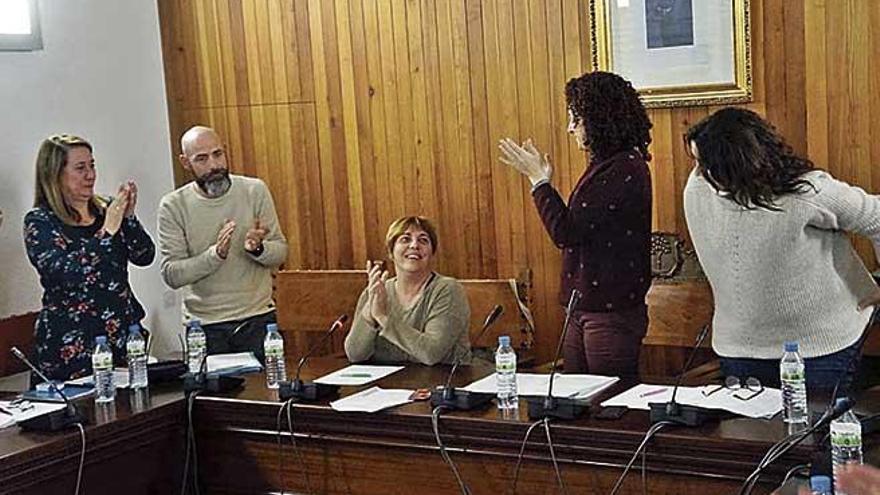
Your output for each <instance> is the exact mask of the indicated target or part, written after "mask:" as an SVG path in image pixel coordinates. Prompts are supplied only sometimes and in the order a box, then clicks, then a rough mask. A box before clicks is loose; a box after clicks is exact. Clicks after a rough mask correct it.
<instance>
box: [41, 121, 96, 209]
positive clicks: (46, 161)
mask: <svg viewBox="0 0 880 495" xmlns="http://www.w3.org/2000/svg"><path fill="white" fill-rule="evenodd" d="M79 147H82V148H87V149H88V150H89V152H92V145H91V144H90V143H89V142H88V141H86V140H85V139H83V138H81V137H77V136H73V135H70V134H55V135H52V136H49V137H48V138H46V139H45V140H43V142H42V143H41V144H40V150H39V151H38V152H37V163H36V181H35V187H34V207H36V208H39V207H42V208H49V209H51V210H52V212H53V213H55V215H56V216H57V217H58V218H60V219H61V221H62V222H64V223H66V224H68V225H75V224H76V223H78V222H79V221H80V220H81V218H80V215H79V212H77V211H76V210H74V209H73V208H71V206H70V205H69V204H67V202H65V201H64V194H62V190H61V172H62V171H63V170H64V166H65V165H67V158H68V155H69V154H70V150H72V149H73V148H79ZM106 206H107V205H106V202H105V201H104V200H103V199H101V198H99V197H98V196H92V198H91V199H90V200H89V208H90V209H91V210H93V211H94V212H95V213H100V212H101V211H103V210H104V208H105V207H106Z"/></svg>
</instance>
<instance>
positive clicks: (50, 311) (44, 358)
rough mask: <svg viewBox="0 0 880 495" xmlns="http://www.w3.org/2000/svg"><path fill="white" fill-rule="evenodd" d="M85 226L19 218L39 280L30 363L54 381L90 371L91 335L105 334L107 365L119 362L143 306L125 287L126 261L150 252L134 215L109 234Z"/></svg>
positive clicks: (140, 261)
mask: <svg viewBox="0 0 880 495" xmlns="http://www.w3.org/2000/svg"><path fill="white" fill-rule="evenodd" d="M103 224H104V217H103V216H101V215H98V216H97V218H96V219H95V222H94V223H93V224H92V225H90V226H85V227H79V226H72V225H67V224H65V223H64V222H62V221H61V219H60V218H58V217H57V216H56V215H55V213H53V212H52V210H51V209H49V208H44V207H39V208H34V209H32V210H31V211H29V212H28V213H27V214H26V215H25V217H24V240H25V241H24V242H25V249H26V250H27V255H28V258H29V259H30V261H31V264H32V265H34V268H36V269H37V272H38V273H39V275H40V285H42V286H43V309H42V310H40V315H39V317H38V318H37V322H36V326H35V327H36V328H35V332H34V333H35V336H36V339H35V340H36V359H37V363H38V364H37V365H38V366H39V367H40V369H41V371H43V372H44V373H46V375H48V376H49V378H51V379H53V380H67V379H70V378H77V377H80V376H85V375H90V374H91V373H92V361H91V356H92V351H93V350H94V347H95V336H97V335H106V336H107V341H108V342H109V344H110V347H111V348H112V349H113V358H114V362H115V364H117V365H122V364H123V363H124V362H125V339H126V336H127V334H128V326H129V325H130V324H132V323H134V322H138V323H139V322H140V321H141V319H143V317H144V308H143V307H142V306H141V304H140V303H139V302H138V300H137V299H135V297H134V294H133V293H132V290H131V286H130V285H129V284H128V263H129V262H131V263H133V264H135V265H137V266H147V265H149V264H150V263H152V262H153V258H154V257H155V254H156V248H155V246H154V245H153V240H152V239H150V236H149V234H147V232H146V231H145V230H144V228H143V226H141V224H140V222H139V221H138V220H137V218H126V219H125V220H123V222H122V227H121V228H120V229H119V232H117V233H116V235H114V236H112V237H111V236H108V235H106V234H104V232H103V231H102V230H101V226H102V225H103Z"/></svg>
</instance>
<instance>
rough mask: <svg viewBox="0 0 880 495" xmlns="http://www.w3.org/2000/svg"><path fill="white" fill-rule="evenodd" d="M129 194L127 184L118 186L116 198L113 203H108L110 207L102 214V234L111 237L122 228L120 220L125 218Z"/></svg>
mask: <svg viewBox="0 0 880 495" xmlns="http://www.w3.org/2000/svg"><path fill="white" fill-rule="evenodd" d="M130 194H131V192H130V190H129V188H128V184H122V185H120V186H119V190H118V191H117V193H116V197H115V198H113V201H111V202H110V205H109V206H107V210H106V211H105V212H104V227H103V229H104V232H106V233H108V234H110V235H111V236H112V235H116V233H117V232H119V228H120V227H121V226H122V219H123V218H124V217H125V212H126V211H127V210H128V206H129V203H130V200H129V197H130Z"/></svg>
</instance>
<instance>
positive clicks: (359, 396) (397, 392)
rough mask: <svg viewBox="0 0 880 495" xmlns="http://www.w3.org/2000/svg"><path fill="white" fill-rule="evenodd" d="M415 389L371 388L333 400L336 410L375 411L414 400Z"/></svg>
mask: <svg viewBox="0 0 880 495" xmlns="http://www.w3.org/2000/svg"><path fill="white" fill-rule="evenodd" d="M412 394H413V391H412V390H404V389H382V388H379V387H373V388H369V389H367V390H364V391H362V392H358V393H356V394H353V395H349V396H348V397H346V398H344V399H339V400H337V401H334V402H331V403H330V407H332V408H333V409H334V410H335V411H346V412H351V411H360V412H369V413H374V412H377V411H381V410H382V409H387V408H389V407H394V406H399V405H401V404H406V403H409V402H412V399H411V398H410V397H412Z"/></svg>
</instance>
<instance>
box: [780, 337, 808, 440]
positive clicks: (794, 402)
mask: <svg viewBox="0 0 880 495" xmlns="http://www.w3.org/2000/svg"><path fill="white" fill-rule="evenodd" d="M779 381H780V382H781V383H782V419H783V421H785V422H786V423H790V424H795V423H807V422H808V421H809V416H810V414H809V411H808V410H807V382H806V374H805V373H804V359H803V358H802V357H801V355H800V354H799V353H798V343H797V342H786V343H785V352H784V353H783V354H782V361H780V363H779Z"/></svg>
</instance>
